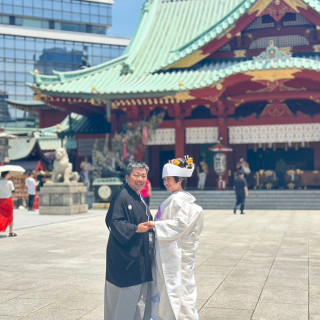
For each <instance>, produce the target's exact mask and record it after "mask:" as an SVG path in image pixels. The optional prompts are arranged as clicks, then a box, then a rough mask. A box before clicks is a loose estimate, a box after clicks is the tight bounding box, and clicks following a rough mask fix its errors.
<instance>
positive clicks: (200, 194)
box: [150, 190, 320, 211]
mask: <svg viewBox="0 0 320 320" xmlns="http://www.w3.org/2000/svg"><path fill="white" fill-rule="evenodd" d="M188 192H190V193H191V194H192V195H194V196H195V198H196V199H197V200H196V202H197V204H199V205H200V206H202V207H203V209H227V210H228V209H233V206H234V203H235V195H234V191H233V190H226V191H214V190H203V191H199V190H188ZM169 195H170V194H169V193H168V192H167V191H165V190H154V191H153V192H152V198H151V202H150V208H151V209H157V208H158V207H159V205H160V204H161V203H162V202H163V201H164V200H165V199H166V198H167V197H168V196H169ZM246 209H256V210H267V209H269V210H270V209H271V210H301V209H305V210H319V211H320V190H249V197H248V198H247V199H246Z"/></svg>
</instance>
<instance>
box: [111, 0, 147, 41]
mask: <svg viewBox="0 0 320 320" xmlns="http://www.w3.org/2000/svg"><path fill="white" fill-rule="evenodd" d="M144 1H145V0H114V5H113V10H112V11H113V13H112V21H113V22H112V24H113V25H112V27H111V28H110V29H109V30H108V35H109V36H118V37H129V38H131V37H132V35H133V33H134V31H135V28H136V26H137V23H138V19H139V15H140V9H141V6H142V4H143V3H144Z"/></svg>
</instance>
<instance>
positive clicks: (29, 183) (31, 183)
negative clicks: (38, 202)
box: [25, 172, 37, 211]
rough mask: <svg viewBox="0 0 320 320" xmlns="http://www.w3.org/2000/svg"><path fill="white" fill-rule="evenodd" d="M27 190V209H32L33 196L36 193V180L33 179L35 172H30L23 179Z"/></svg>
mask: <svg viewBox="0 0 320 320" xmlns="http://www.w3.org/2000/svg"><path fill="white" fill-rule="evenodd" d="M25 184H26V187H27V190H28V195H29V199H28V211H33V202H34V196H35V195H36V188H37V181H36V180H35V174H34V173H33V172H31V173H30V174H29V177H28V178H27V179H26V181H25Z"/></svg>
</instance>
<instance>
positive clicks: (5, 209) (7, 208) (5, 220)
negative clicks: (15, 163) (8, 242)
mask: <svg viewBox="0 0 320 320" xmlns="http://www.w3.org/2000/svg"><path fill="white" fill-rule="evenodd" d="M9 179H10V173H9V171H4V172H1V178H0V232H3V231H6V229H7V227H8V226H9V237H15V236H17V234H16V233H14V232H13V208H14V205H13V201H12V198H11V195H12V192H14V185H13V183H12V181H11V180H9Z"/></svg>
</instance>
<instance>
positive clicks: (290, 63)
mask: <svg viewBox="0 0 320 320" xmlns="http://www.w3.org/2000/svg"><path fill="white" fill-rule="evenodd" d="M271 70H272V71H274V70H288V74H289V73H290V72H289V71H290V70H291V71H294V72H298V71H301V70H311V71H315V72H320V62H319V61H317V60H311V59H307V58H296V57H290V56H284V57H282V58H281V59H255V60H247V61H242V62H239V63H237V64H234V65H230V66H227V67H226V68H225V69H219V70H215V69H214V65H213V64H212V66H211V69H210V66H209V67H208V68H206V70H205V71H204V70H200V71H199V70H185V71H181V70H180V71H173V72H164V73H156V74H147V75H144V76H140V77H139V78H135V77H129V78H130V80H129V82H128V81H127V80H128V78H127V79H126V80H123V81H121V83H115V84H114V85H113V86H112V88H108V89H107V90H105V91H100V92H97V93H95V94H94V95H95V96H96V97H99V96H104V97H105V96H109V97H110V99H117V96H120V95H121V96H122V97H121V98H124V97H132V96H134V95H141V94H157V95H161V93H168V92H181V91H193V90H198V89H202V88H206V87H212V86H216V85H217V84H219V83H221V82H222V81H224V80H225V79H227V78H228V77H230V76H234V75H237V74H246V75H250V76H254V73H257V72H261V71H271ZM291 73H292V72H291ZM319 77H320V75H319ZM271 81H272V79H271ZM52 89H57V88H51V90H52ZM41 90H43V92H44V93H47V94H50V86H49V87H46V86H44V87H43V88H41ZM64 90H65V88H63V86H62V87H60V90H59V93H60V94H61V93H66V92H67V91H64ZM69 90H70V91H68V94H72V93H73V92H72V91H71V89H69ZM55 92H57V91H55ZM80 94H81V93H80Z"/></svg>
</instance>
